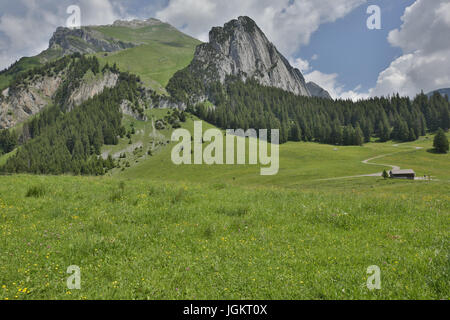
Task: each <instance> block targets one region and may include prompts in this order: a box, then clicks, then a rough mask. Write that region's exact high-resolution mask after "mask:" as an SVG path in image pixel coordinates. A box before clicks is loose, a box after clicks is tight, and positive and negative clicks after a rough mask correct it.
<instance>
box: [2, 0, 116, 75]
mask: <svg viewBox="0 0 450 320" xmlns="http://www.w3.org/2000/svg"><path fill="white" fill-rule="evenodd" d="M73 3H74V1H73V0H62V1H57V2H55V1H52V0H39V1H37V0H17V1H15V3H14V4H8V6H5V8H4V9H3V4H2V12H1V13H0V70H1V69H4V68H5V67H7V66H9V65H10V64H11V63H13V62H14V61H16V60H18V59H19V58H21V57H22V56H33V55H36V54H38V53H40V52H41V51H42V50H45V49H46V48H47V47H48V41H49V40H50V37H51V35H52V34H53V32H54V31H55V30H56V28H57V27H58V26H64V25H65V23H66V20H67V18H68V17H69V15H68V14H67V13H66V9H67V7H68V6H69V5H71V4H73ZM77 4H78V5H79V6H80V8H81V22H82V24H83V25H101V24H109V23H112V22H113V21H114V20H116V19H117V18H118V17H119V15H118V14H117V12H120V11H121V7H120V5H119V4H116V3H114V4H112V3H111V2H110V1H109V0H79V1H77ZM3 10H5V11H3Z"/></svg>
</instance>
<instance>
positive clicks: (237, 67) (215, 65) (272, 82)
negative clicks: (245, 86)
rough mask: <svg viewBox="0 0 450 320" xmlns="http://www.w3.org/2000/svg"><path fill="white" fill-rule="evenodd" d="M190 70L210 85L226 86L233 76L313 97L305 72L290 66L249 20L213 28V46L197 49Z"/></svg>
mask: <svg viewBox="0 0 450 320" xmlns="http://www.w3.org/2000/svg"><path fill="white" fill-rule="evenodd" d="M190 68H191V71H193V72H194V73H197V74H202V75H203V77H204V80H205V81H206V82H208V81H216V80H220V81H221V82H222V83H223V82H224V81H225V78H226V76H228V75H233V76H238V77H240V78H241V79H242V80H246V79H249V78H254V79H256V80H257V81H258V82H259V83H260V84H262V85H265V86H270V87H276V88H280V89H283V90H286V91H289V92H293V93H295V94H297V95H303V96H310V93H309V91H308V89H307V87H306V83H305V79H304V78H303V75H302V74H301V72H300V71H299V70H298V69H295V68H293V67H292V66H291V65H290V64H289V62H288V61H287V59H286V58H285V57H283V55H282V54H281V53H280V52H279V51H278V50H277V48H276V47H275V46H274V45H273V44H272V43H271V42H270V41H269V40H268V39H267V37H266V36H265V35H264V33H263V32H262V31H261V29H259V27H258V26H257V25H256V23H255V22H254V21H253V20H252V19H250V18H248V17H239V18H238V19H237V20H232V21H230V22H228V23H227V24H225V26H224V27H223V28H222V27H216V28H213V29H212V30H211V31H210V33H209V43H205V44H202V45H200V46H198V47H197V49H196V53H195V57H194V60H193V62H192V63H191V65H190Z"/></svg>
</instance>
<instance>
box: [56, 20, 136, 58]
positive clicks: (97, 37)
mask: <svg viewBox="0 0 450 320" xmlns="http://www.w3.org/2000/svg"><path fill="white" fill-rule="evenodd" d="M136 45H138V44H135V43H126V42H123V41H120V40H116V39H113V38H107V37H106V36H105V35H104V34H103V33H101V32H99V31H96V30H94V29H93V28H90V27H81V28H79V29H69V28H64V27H59V28H58V29H56V31H55V33H54V34H53V36H52V38H51V39H50V43H49V49H61V50H62V55H66V54H72V53H75V52H79V53H81V54H85V53H88V54H90V53H96V52H115V51H120V50H124V49H128V48H133V47H135V46H136Z"/></svg>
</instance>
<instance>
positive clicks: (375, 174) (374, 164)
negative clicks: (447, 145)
mask: <svg viewBox="0 0 450 320" xmlns="http://www.w3.org/2000/svg"><path fill="white" fill-rule="evenodd" d="M394 147H398V145H394ZM411 148H414V149H415V150H421V149H423V148H422V147H411ZM404 152H409V151H403V152H394V153H388V154H383V155H380V156H376V157H373V158H370V159H366V160H363V161H361V163H364V164H367V165H371V166H380V167H391V168H392V170H400V167H399V166H396V165H392V164H381V163H370V162H371V161H373V160H377V159H381V158H384V157H388V156H392V155H395V154H399V153H404ZM381 176H383V172H377V173H371V174H361V175H357V176H347V177H338V178H327V179H319V180H316V181H331V180H341V179H350V178H362V177H381Z"/></svg>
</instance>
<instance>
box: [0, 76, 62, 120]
mask: <svg viewBox="0 0 450 320" xmlns="http://www.w3.org/2000/svg"><path fill="white" fill-rule="evenodd" d="M61 82H62V80H61V77H60V76H59V75H58V76H56V77H41V78H38V79H36V80H35V81H33V82H32V83H30V84H28V85H27V86H22V87H19V88H16V89H15V90H14V91H12V90H9V89H6V90H4V91H3V93H2V95H3V98H0V129H5V128H11V127H13V126H15V125H16V124H17V123H20V122H23V121H25V120H26V119H28V118H29V117H30V116H32V115H35V114H37V113H39V112H40V111H41V110H42V109H44V108H45V107H46V106H47V105H48V104H49V103H50V102H51V99H52V97H53V96H54V94H55V92H56V90H58V87H59V85H60V84H61Z"/></svg>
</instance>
